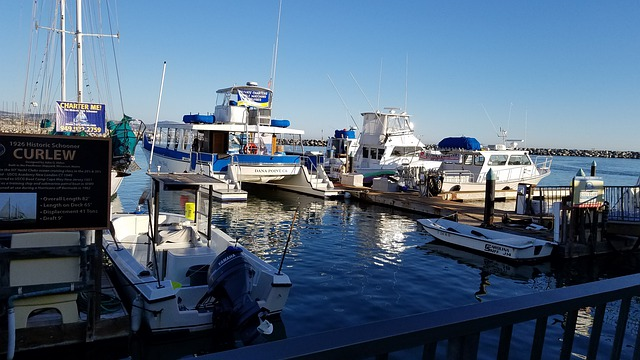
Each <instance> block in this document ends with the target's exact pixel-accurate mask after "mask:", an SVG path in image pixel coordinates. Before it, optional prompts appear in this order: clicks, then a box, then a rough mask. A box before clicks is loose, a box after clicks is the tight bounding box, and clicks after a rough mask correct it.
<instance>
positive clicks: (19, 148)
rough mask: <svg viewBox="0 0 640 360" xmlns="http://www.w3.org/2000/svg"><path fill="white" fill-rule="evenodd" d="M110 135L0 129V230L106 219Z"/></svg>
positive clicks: (85, 224) (68, 226)
mask: <svg viewBox="0 0 640 360" xmlns="http://www.w3.org/2000/svg"><path fill="white" fill-rule="evenodd" d="M110 182H111V140H110V139H108V138H95V137H83V136H63V135H61V136H55V135H26V134H7V133H4V134H0V232H23V231H55V230H100V229H106V228H107V227H108V224H109V202H110V200H111V185H110Z"/></svg>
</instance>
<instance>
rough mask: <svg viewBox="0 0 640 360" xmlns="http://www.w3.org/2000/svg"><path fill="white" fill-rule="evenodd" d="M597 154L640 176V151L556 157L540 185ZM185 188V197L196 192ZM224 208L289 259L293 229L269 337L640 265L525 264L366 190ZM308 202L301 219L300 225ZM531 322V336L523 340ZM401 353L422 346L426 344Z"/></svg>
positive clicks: (131, 204) (271, 197) (239, 226)
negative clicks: (481, 249)
mask: <svg viewBox="0 0 640 360" xmlns="http://www.w3.org/2000/svg"><path fill="white" fill-rule="evenodd" d="M136 158H137V161H138V163H139V164H140V165H141V167H142V168H143V169H146V166H145V165H143V164H144V162H145V161H147V159H146V158H145V156H144V154H142V152H138V153H137V157H136ZM593 161H596V163H597V175H598V176H602V177H603V179H604V181H605V185H634V184H635V183H636V181H637V179H638V177H639V176H640V161H639V160H633V159H600V158H598V159H592V158H580V157H555V158H554V160H553V164H552V172H551V175H550V176H549V177H548V178H546V179H544V180H543V182H542V183H541V184H540V185H567V186H568V185H569V184H570V181H571V179H572V177H574V176H575V175H576V173H577V172H578V171H579V170H580V169H583V170H584V172H585V173H586V174H587V175H588V174H589V172H590V167H591V165H592V162H593ZM148 186H149V179H148V177H147V176H146V175H145V171H144V170H140V171H138V172H135V173H134V174H133V175H131V176H129V177H127V178H126V179H125V181H124V183H123V185H122V187H121V189H120V191H119V194H118V198H116V199H115V200H114V201H115V202H114V207H115V208H118V207H121V209H122V210H123V211H134V210H135V208H136V205H137V202H138V198H139V196H140V195H141V194H142V191H143V190H144V189H145V188H146V187H148ZM183 196H186V195H183ZM174 200H176V199H174ZM177 200H178V201H176V202H177V203H180V200H183V201H184V200H186V199H177ZM514 209H515V204H514ZM174 210H177V211H180V210H179V209H174ZM214 210H216V213H215V219H214V223H215V225H216V226H218V227H220V228H222V229H224V230H225V231H227V232H228V233H229V234H230V235H231V236H232V237H234V238H237V239H238V241H239V243H240V244H242V245H244V246H245V247H247V248H249V249H250V250H251V251H253V252H254V253H256V254H257V255H258V256H260V257H262V258H264V259H266V260H268V261H269V262H271V263H273V264H275V265H276V267H277V266H279V265H280V262H281V260H282V259H283V257H282V255H283V250H284V247H285V243H286V241H287V238H288V237H289V232H290V231H291V235H290V237H291V242H290V244H289V250H288V252H287V254H286V256H285V257H284V262H283V264H282V269H283V271H284V272H286V273H287V274H288V275H289V276H290V278H291V280H292V283H293V287H292V289H291V293H290V297H289V300H288V302H287V304H286V306H285V309H284V311H283V313H282V315H281V319H280V320H281V321H276V322H275V331H274V334H273V335H271V336H270V339H269V340H274V339H278V338H285V337H295V336H300V335H308V334H314V333H319V332H323V331H327V330H331V329H336V328H342V327H348V326H353V325H360V324H365V323H370V322H375V321H378V320H383V319H390V318H395V317H401V316H406V315H411V314H417V313H422V312H431V311H434V310H441V309H451V311H456V308H457V307H459V306H462V305H469V304H476V303H480V302H486V301H492V300H496V299H503V298H512V297H515V296H519V295H524V294H530V293H539V292H544V291H547V290H550V289H554V288H559V287H565V286H569V285H575V284H580V283H585V282H592V281H597V280H601V279H606V278H612V277H617V276H622V275H627V274H632V273H636V272H638V269H640V257H639V256H637V255H620V254H613V255H610V256H602V257H598V258H596V259H578V260H566V261H562V260H554V261H547V262H542V263H536V264H535V265H520V266H515V265H513V264H509V263H504V262H500V261H497V260H493V259H488V258H485V257H483V256H480V255H474V254H471V253H468V252H465V251H462V250H455V249H452V248H450V247H447V246H444V245H441V244H438V243H432V241H433V240H434V239H433V238H432V237H430V236H429V235H428V234H427V233H426V232H424V231H422V230H421V229H420V228H419V227H418V226H417V223H416V219H419V218H421V217H424V215H421V214H416V213H412V212H406V211H402V210H397V209H392V208H388V207H382V206H377V205H372V204H367V203H361V202H358V201H357V200H355V199H344V200H323V199H319V198H313V197H308V196H304V195H299V194H296V193H291V192H286V191H281V190H275V189H273V188H271V187H261V188H260V190H251V191H250V193H249V197H248V200H247V201H246V203H245V202H242V203H229V204H223V203H216V204H215V207H214ZM296 211H298V213H297V219H296V221H295V223H294V224H293V227H291V225H292V220H293V216H294V213H295V212H296ZM634 300H635V301H634V302H633V304H632V314H631V316H630V318H631V323H632V324H633V326H632V328H628V329H627V333H628V335H627V339H626V340H625V341H626V342H625V346H624V349H623V351H624V353H623V355H624V356H630V354H631V353H632V351H633V343H634V339H635V337H634V336H635V335H634V334H635V333H636V331H637V326H638V319H639V318H640V305H639V304H638V303H637V299H634ZM589 311H590V309H584V312H581V314H580V317H579V319H578V322H579V324H578V329H579V331H578V334H576V339H575V341H574V353H575V354H576V358H581V357H583V356H584V355H585V354H586V349H587V341H588V339H587V337H585V336H584V334H585V333H581V331H584V332H586V333H588V331H589V328H588V325H589V318H590V316H591V315H590V314H589ZM615 311H616V310H615V309H613V310H612V311H611V312H608V313H607V314H606V319H607V320H606V321H605V328H604V330H603V335H602V340H603V341H602V342H601V345H600V348H599V351H600V353H601V354H602V355H603V357H608V355H609V353H610V349H611V347H610V346H611V342H612V339H613V333H614V329H615V322H616V318H617V313H615ZM583 315H584V316H583ZM563 321H564V319H563V316H562V314H558V315H557V316H556V317H555V318H550V319H549V324H550V325H549V327H548V329H547V335H546V339H547V340H546V342H545V345H544V351H545V355H543V358H557V356H558V354H559V352H560V346H561V339H562V334H563V329H562V326H563ZM533 327H534V323H533V322H531V323H525V324H520V325H516V326H515V327H514V336H513V340H512V342H513V346H512V349H511V354H512V355H516V354H518V353H520V354H528V352H529V346H530V344H529V343H528V341H527V339H531V335H530V334H532V333H533ZM520 331H521V332H522V334H523V336H522V339H524V340H523V341H519V337H518V334H519V332H520ZM524 334H529V335H528V336H526V335H524ZM483 336H484V335H483ZM487 336H489V337H495V339H490V338H489V339H487V338H481V342H484V341H487V340H488V341H489V343H493V344H495V346H494V347H486V346H484V347H481V350H480V355H479V358H480V359H485V358H495V356H496V348H497V343H498V339H499V332H498V331H496V332H494V333H491V332H490V333H489V334H488V335H487ZM210 343H211V342H210V341H209V338H208V334H207V333H204V334H198V335H195V336H194V335H192V336H189V337H183V338H175V337H164V338H154V339H132V340H129V341H125V342H119V343H118V345H117V346H116V347H111V348H110V349H111V350H107V351H106V352H104V351H102V352H93V351H92V352H91V355H92V356H93V357H96V358H101V357H102V358H123V357H131V358H134V359H136V358H138V359H175V358H179V357H183V356H190V355H195V354H204V353H208V352H212V351H216V350H217V349H216V348H215V347H213V346H212V345H211V344H210ZM626 345H628V346H626ZM123 347H124V348H123ZM116 348H117V350H116ZM605 354H606V356H605ZM624 356H623V357H624ZM392 358H394V357H393V356H392ZM395 358H419V349H418V350H417V351H416V353H413V352H411V351H409V352H405V353H403V354H400V355H397V356H396V357H395Z"/></svg>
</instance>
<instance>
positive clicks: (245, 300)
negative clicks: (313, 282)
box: [103, 173, 291, 345]
mask: <svg viewBox="0 0 640 360" xmlns="http://www.w3.org/2000/svg"><path fill="white" fill-rule="evenodd" d="M148 175H149V176H150V177H151V183H152V186H151V188H152V191H151V195H150V196H149V193H148V191H147V192H145V193H144V194H143V196H142V197H141V198H140V202H139V203H140V204H141V205H142V204H145V203H146V204H147V206H148V208H149V211H148V213H142V212H140V211H136V213H126V214H125V213H121V214H113V215H112V219H111V221H110V229H109V230H105V231H104V239H103V249H104V252H105V253H106V255H107V256H108V257H109V260H110V262H111V265H110V268H111V270H113V271H111V273H113V274H114V275H115V276H114V278H115V280H116V281H115V283H116V284H117V285H116V286H117V288H118V291H119V292H120V293H121V295H122V297H123V300H124V302H125V304H127V305H128V306H129V307H130V309H131V326H132V330H133V331H134V332H137V331H139V330H140V329H144V328H146V329H148V330H149V331H150V332H151V333H161V332H170V331H179V330H183V331H199V330H207V329H212V328H213V329H214V330H215V331H214V333H215V334H217V335H220V336H223V337H229V336H233V337H234V339H236V340H241V341H242V342H243V343H244V344H245V345H246V344H252V343H255V342H257V341H259V339H261V338H262V336H261V333H269V332H270V331H271V329H272V326H271V324H270V323H269V322H268V320H267V319H268V318H269V317H270V316H272V315H277V314H279V313H280V312H281V311H282V310H283V308H284V305H285V303H286V301H287V298H288V296H289V290H290V288H291V280H290V279H289V277H288V276H287V275H286V274H284V273H283V272H281V268H282V262H283V261H284V255H283V257H282V261H281V263H280V268H276V267H274V266H273V265H271V264H270V263H267V262H265V261H264V260H262V259H260V258H259V257H257V256H256V255H254V254H253V253H251V252H250V251H248V250H247V249H246V248H244V247H242V246H241V245H239V244H237V241H235V240H234V239H232V238H231V237H230V236H229V235H228V234H226V233H225V232H223V231H222V230H220V229H219V228H217V227H216V226H214V225H211V220H212V213H213V211H212V205H211V204H212V203H213V201H212V195H211V193H212V191H213V190H212V186H213V185H212V184H213V183H214V182H215V179H212V178H211V177H209V176H207V175H204V174H196V173H148ZM201 188H205V189H206V188H209V197H208V198H207V197H205V196H204V195H203V194H204V192H203V191H202V190H200V189H201ZM171 191H173V192H174V193H175V192H179V194H183V191H189V192H190V193H192V194H193V195H192V196H194V197H195V201H194V202H189V201H186V202H185V204H184V209H185V213H184V214H179V213H169V212H161V211H160V209H159V206H160V199H161V198H162V201H163V203H164V202H166V201H167V199H171V195H170V194H165V193H166V192H171ZM163 195H164V196H163ZM173 198H176V199H177V198H179V197H176V196H173ZM184 199H185V198H184V196H182V200H184ZM139 208H141V207H140V206H139ZM287 244H288V240H287ZM284 252H285V253H286V245H285V249H284ZM216 340H219V339H216Z"/></svg>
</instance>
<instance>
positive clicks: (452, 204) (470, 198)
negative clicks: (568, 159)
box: [343, 186, 640, 258]
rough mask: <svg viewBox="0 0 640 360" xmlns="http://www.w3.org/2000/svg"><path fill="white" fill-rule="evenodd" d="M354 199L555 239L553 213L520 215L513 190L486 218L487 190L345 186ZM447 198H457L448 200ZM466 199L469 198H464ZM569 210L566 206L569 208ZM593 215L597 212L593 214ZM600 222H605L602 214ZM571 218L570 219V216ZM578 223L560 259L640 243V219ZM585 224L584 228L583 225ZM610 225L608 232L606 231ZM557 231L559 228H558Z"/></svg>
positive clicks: (560, 247) (563, 245)
mask: <svg viewBox="0 0 640 360" xmlns="http://www.w3.org/2000/svg"><path fill="white" fill-rule="evenodd" d="M343 189H344V191H346V192H348V193H349V194H350V195H351V197H352V198H357V199H359V200H361V201H366V202H370V203H374V204H378V205H383V206H389V207H392V208H397V209H401V210H404V211H410V212H415V213H419V214H424V215H425V216H428V217H450V218H452V219H455V220H456V221H458V222H461V223H464V224H468V225H474V226H482V225H486V224H490V225H491V226H492V227H493V228H494V229H495V230H500V231H505V232H511V233H515V234H518V235H524V236H530V237H535V238H540V239H544V240H548V241H554V237H555V235H554V219H553V217H552V216H551V215H543V214H537V215H530V214H529V215H520V214H517V213H516V209H515V206H516V205H515V204H514V202H513V201H504V200H510V199H511V198H514V199H515V197H512V196H511V194H510V191H506V192H505V191H503V192H502V193H501V194H500V195H498V194H499V191H496V196H495V198H496V199H500V201H496V202H494V203H493V205H494V209H493V211H492V212H491V213H492V214H493V217H491V218H489V219H485V201H484V192H478V193H475V194H471V193H468V192H467V193H444V194H441V195H439V196H434V197H424V196H420V194H419V193H417V192H380V191H373V190H371V189H370V188H366V187H351V186H343ZM446 199H457V200H456V201H454V200H446ZM462 199H466V200H462ZM565 210H566V209H565ZM590 216H591V217H593V215H590ZM599 216H600V220H597V221H600V222H601V223H600V224H601V225H602V221H603V220H602V219H601V218H602V215H599ZM566 220H567V221H569V222H570V220H569V219H568V218H567V219H566ZM574 222H575V224H574V226H567V229H566V230H562V231H564V232H562V231H561V232H560V233H561V234H563V235H565V236H568V240H565V241H563V240H562V238H561V241H560V242H559V243H558V247H557V251H554V256H556V257H559V258H578V257H584V256H591V255H599V254H607V253H614V252H621V251H622V252H623V251H633V250H636V249H637V248H638V245H639V244H640V222H620V221H609V222H606V223H604V224H606V226H599V227H598V228H597V229H595V230H594V229H593V226H591V225H590V223H589V227H590V228H585V227H586V226H587V225H586V224H585V223H584V221H577V220H576V219H574ZM526 224H535V225H537V226H534V229H527V228H526V226H527V225H526ZM580 226H582V228H579V227H580ZM603 228H606V229H607V231H603ZM556 230H557V229H556Z"/></svg>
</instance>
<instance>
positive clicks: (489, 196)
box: [482, 169, 496, 227]
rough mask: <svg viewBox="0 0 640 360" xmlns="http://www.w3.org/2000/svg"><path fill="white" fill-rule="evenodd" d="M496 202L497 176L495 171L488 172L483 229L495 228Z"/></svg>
mask: <svg viewBox="0 0 640 360" xmlns="http://www.w3.org/2000/svg"><path fill="white" fill-rule="evenodd" d="M495 201H496V176H495V174H494V173H493V169H489V172H487V181H486V186H485V190H484V222H483V223H482V227H492V226H493V214H494V209H495Z"/></svg>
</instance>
